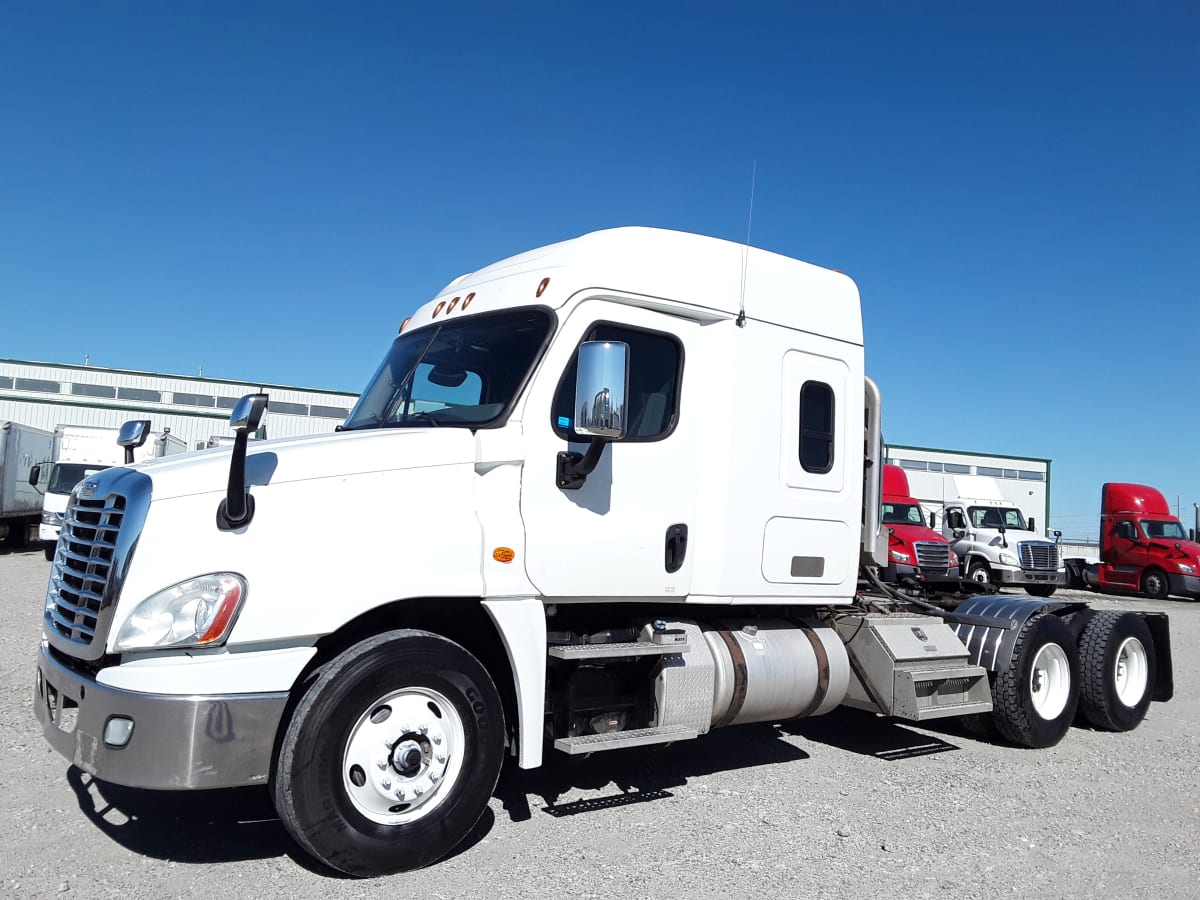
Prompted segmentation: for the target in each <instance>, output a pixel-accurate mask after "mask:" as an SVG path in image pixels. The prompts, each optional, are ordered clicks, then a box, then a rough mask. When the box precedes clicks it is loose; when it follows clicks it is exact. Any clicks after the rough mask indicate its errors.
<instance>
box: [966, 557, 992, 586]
mask: <svg viewBox="0 0 1200 900" xmlns="http://www.w3.org/2000/svg"><path fill="white" fill-rule="evenodd" d="M967 578H969V579H970V580H971V581H974V582H977V583H978V584H991V583H992V570H991V568H990V567H989V566H988V564H987V563H986V562H984V561H983V560H982V559H973V560H971V565H970V566H968V567H967Z"/></svg>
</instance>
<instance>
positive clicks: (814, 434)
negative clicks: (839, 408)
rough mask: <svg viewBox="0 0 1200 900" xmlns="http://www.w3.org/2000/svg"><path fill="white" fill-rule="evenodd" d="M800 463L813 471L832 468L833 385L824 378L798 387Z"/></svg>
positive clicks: (820, 471)
mask: <svg viewBox="0 0 1200 900" xmlns="http://www.w3.org/2000/svg"><path fill="white" fill-rule="evenodd" d="M800 465H801V466H803V467H804V471H805V472H812V473H814V474H816V475H824V474H825V473H826V472H828V471H829V470H830V469H832V468H833V388H831V387H830V386H829V385H827V384H825V383H824V382H823V381H806V382H804V385H803V386H802V387H801V388H800Z"/></svg>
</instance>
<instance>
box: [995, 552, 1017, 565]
mask: <svg viewBox="0 0 1200 900" xmlns="http://www.w3.org/2000/svg"><path fill="white" fill-rule="evenodd" d="M1000 562H1002V563H1003V564H1004V565H1006V566H1019V565H1020V564H1021V563H1020V561H1019V560H1018V559H1017V558H1016V557H1015V556H1013V555H1012V554H1011V553H1001V554H1000Z"/></svg>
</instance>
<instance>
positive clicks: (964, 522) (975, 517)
mask: <svg viewBox="0 0 1200 900" xmlns="http://www.w3.org/2000/svg"><path fill="white" fill-rule="evenodd" d="M954 486H955V489H956V491H957V493H958V496H957V497H956V498H954V499H952V500H947V501H945V503H944V505H943V507H942V536H943V537H945V538H946V539H947V540H949V541H950V543H951V545H952V547H953V549H954V553H955V555H956V556H957V557H958V559H959V561H960V563H961V564H962V572H963V575H964V576H965V577H966V578H969V579H970V580H972V581H975V582H978V583H980V584H997V585H1005V586H1016V587H1023V588H1024V589H1025V591H1026V592H1027V593H1029V594H1032V595H1033V596H1035V597H1049V596H1050V595H1051V594H1053V593H1054V591H1055V590H1056V589H1057V588H1058V586H1059V585H1060V584H1065V583H1066V569H1065V567H1064V566H1063V562H1062V559H1061V556H1060V554H1059V552H1058V544H1057V543H1055V542H1054V541H1049V540H1046V538H1044V537H1042V536H1041V535H1040V534H1038V533H1037V531H1036V527H1037V526H1036V524H1035V522H1034V520H1033V517H1030V518H1028V519H1026V518H1025V514H1024V513H1022V512H1021V510H1020V509H1019V508H1018V507H1017V505H1016V504H1015V503H1012V502H1011V501H1009V500H1005V499H1004V497H1003V496H1002V494H1001V492H1000V488H999V486H998V485H997V484H996V480H995V479H994V478H988V477H986V476H982V475H955V476H954ZM931 515H932V514H931Z"/></svg>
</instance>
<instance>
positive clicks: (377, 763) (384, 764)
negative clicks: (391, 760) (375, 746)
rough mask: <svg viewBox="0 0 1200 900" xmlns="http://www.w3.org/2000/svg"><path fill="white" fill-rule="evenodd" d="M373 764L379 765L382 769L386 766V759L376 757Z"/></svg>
mask: <svg viewBox="0 0 1200 900" xmlns="http://www.w3.org/2000/svg"><path fill="white" fill-rule="evenodd" d="M375 765H377V766H379V769H380V771H383V770H384V769H386V768H387V760H386V759H377V760H375Z"/></svg>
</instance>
